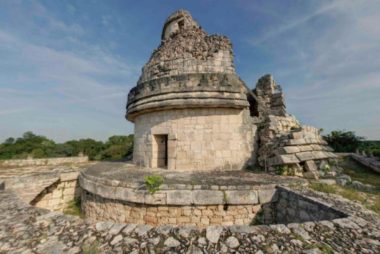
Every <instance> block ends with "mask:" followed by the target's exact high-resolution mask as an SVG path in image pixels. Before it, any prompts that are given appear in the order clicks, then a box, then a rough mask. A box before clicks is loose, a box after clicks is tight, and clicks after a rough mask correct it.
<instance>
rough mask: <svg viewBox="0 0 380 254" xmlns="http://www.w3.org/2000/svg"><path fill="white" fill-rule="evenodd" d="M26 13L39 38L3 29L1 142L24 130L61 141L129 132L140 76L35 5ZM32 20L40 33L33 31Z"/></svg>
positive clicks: (0, 45) (125, 62)
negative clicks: (128, 108) (129, 105)
mask: <svg viewBox="0 0 380 254" xmlns="http://www.w3.org/2000/svg"><path fill="white" fill-rule="evenodd" d="M14 5H15V6H14V9H15V10H16V11H15V13H17V11H18V8H19V7H20V6H17V3H15V4H14ZM24 7H25V6H24V5H23V8H24ZM29 7H30V9H31V10H32V11H31V12H28V14H26V15H25V17H24V18H25V20H28V22H27V23H28V28H27V30H28V31H37V32H36V33H35V34H33V35H32V36H30V34H29V33H28V31H25V32H24V31H22V30H20V28H18V29H16V30H15V31H12V27H7V26H4V25H1V24H0V55H1V59H0V69H1V70H2V71H3V73H4V74H3V75H0V104H1V110H0V115H1V119H0V139H3V138H6V137H7V136H19V135H21V134H22V133H23V132H24V131H27V130H32V131H35V132H37V133H40V134H43V135H47V136H49V135H50V134H51V135H53V136H51V137H52V138H55V139H56V140H58V141H63V140H66V139H69V138H78V137H92V138H100V139H104V138H106V137H107V136H110V135H112V134H122V133H124V132H125V133H128V131H127V130H128V129H129V132H130V131H131V125H128V124H127V121H126V120H125V119H124V117H123V115H124V113H125V104H126V95H127V93H128V91H129V89H130V88H131V87H132V86H133V85H134V84H135V82H136V80H137V77H138V74H139V68H137V67H136V66H134V65H133V64H130V63H128V60H127V59H124V58H122V57H120V56H118V55H117V54H116V53H114V52H112V51H111V49H108V48H104V47H101V46H99V45H97V44H96V43H95V42H94V41H91V42H88V41H86V40H84V39H83V35H84V33H85V31H84V29H82V27H81V26H80V25H78V24H75V23H71V24H68V23H66V22H63V21H62V20H60V19H58V18H56V17H54V16H53V15H52V14H51V13H50V12H49V11H47V10H46V8H45V7H44V6H43V5H42V4H40V3H38V2H33V3H30V6H29ZM20 8H21V7H20ZM31 13H33V14H31ZM35 15H37V16H38V18H39V19H40V20H43V21H44V22H45V23H44V25H43V26H42V25H41V24H40V23H34V22H35V20H34V17H35ZM23 22H24V20H23ZM53 33H55V35H56V33H59V34H58V35H57V36H50V34H53ZM124 130H125V131H124Z"/></svg>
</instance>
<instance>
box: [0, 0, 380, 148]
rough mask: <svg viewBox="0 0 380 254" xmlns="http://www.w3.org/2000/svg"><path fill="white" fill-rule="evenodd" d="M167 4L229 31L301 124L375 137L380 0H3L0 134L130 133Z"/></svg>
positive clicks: (246, 62)
mask: <svg viewBox="0 0 380 254" xmlns="http://www.w3.org/2000/svg"><path fill="white" fill-rule="evenodd" d="M177 9H187V10H189V11H190V12H191V14H192V16H193V17H194V18H195V19H196V20H197V21H198V22H199V23H200V24H201V26H202V27H203V28H204V29H205V30H206V31H207V32H208V33H210V34H211V33H217V34H224V35H227V36H228V37H229V38H230V39H231V40H232V43H233V47H234V53H235V65H236V69H237V72H238V74H239V75H240V76H241V77H242V79H243V80H244V81H245V82H246V83H247V85H249V86H250V87H252V88H253V87H254V85H255V83H256V81H257V79H258V78H259V77H260V76H262V75H264V74H266V73H271V74H272V75H274V78H275V79H276V81H277V83H279V84H280V85H282V87H283V90H284V91H285V96H286V102H287V106H288V112H290V113H292V114H294V115H295V116H296V117H297V118H298V119H299V120H300V121H301V122H302V123H303V124H307V125H314V126H316V127H320V128H324V129H325V130H326V131H330V130H334V129H346V130H353V131H356V133H357V134H359V135H363V136H366V137H367V138H369V139H380V25H379V24H380V1H376V0H355V1H346V0H308V1H304V0H282V1H268V0H261V1H258V0H257V1H253V0H245V1H243V0H236V1H229V0H226V1H223V0H199V1H195V0H192V1H178V0H177V1H174V0H170V1H169V0H160V1H156V0H151V1H145V0H139V1H135V0H133V1H128V0H119V1H116V0H107V1H103V0H102V1H100V0H99V1H98V0H96V1H92V0H85V1H83V0H76V1H75V0H71V1H68V0H66V1H61V0H46V1H27V0H25V1H18V0H1V1H0V141H2V140H4V139H5V138H7V137H9V136H13V137H17V136H20V135H21V134H22V133H23V132H25V131H28V130H31V131H33V132H35V133H37V134H42V135H45V136H48V137H50V138H53V139H54V140H56V141H59V142H61V141H65V140H68V139H77V138H86V137H89V138H95V139H101V140H104V139H106V138H107V137H109V136H111V135H115V134H121V135H122V134H129V133H133V125H132V124H131V123H129V122H127V121H126V120H125V118H124V114H125V104H126V96H127V93H128V91H129V89H130V88H132V87H133V86H134V85H135V84H136V81H137V79H138V77H139V75H140V71H141V67H142V66H143V65H144V63H145V62H146V61H147V60H148V58H149V56H150V54H151V53H152V51H153V49H154V48H156V47H157V46H158V44H159V43H160V35H161V29H162V25H163V22H164V20H165V19H166V17H167V16H169V15H170V14H171V13H172V12H173V11H175V10H177Z"/></svg>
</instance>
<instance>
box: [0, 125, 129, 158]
mask: <svg viewBox="0 0 380 254" xmlns="http://www.w3.org/2000/svg"><path fill="white" fill-rule="evenodd" d="M132 151H133V135H128V136H112V137H109V138H108V140H107V141H106V142H102V141H96V140H93V139H89V138H88V139H79V140H70V141H67V142H64V143H55V142H54V141H53V140H51V139H48V138H46V137H44V136H40V135H36V134H34V133H33V132H30V131H28V132H25V133H24V134H23V135H22V137H19V138H13V137H11V138H7V139H6V140H5V141H4V142H3V143H2V144H0V159H26V158H28V157H33V158H52V157H71V156H78V155H80V154H83V155H87V156H88V157H89V158H90V159H91V160H119V159H123V158H125V157H127V156H128V155H130V154H131V153H132Z"/></svg>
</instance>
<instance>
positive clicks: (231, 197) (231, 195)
mask: <svg viewBox="0 0 380 254" xmlns="http://www.w3.org/2000/svg"><path fill="white" fill-rule="evenodd" d="M225 199H226V200H225V201H226V203H227V204H257V203H259V200H258V195H257V192H256V191H252V190H228V191H225Z"/></svg>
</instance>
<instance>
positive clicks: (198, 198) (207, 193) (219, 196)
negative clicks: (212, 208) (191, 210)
mask: <svg viewBox="0 0 380 254" xmlns="http://www.w3.org/2000/svg"><path fill="white" fill-rule="evenodd" d="M223 200H224V195H223V192H222V191H213V190H194V191H193V192H192V202H193V203H194V204H196V205H212V204H223V202H224V201H223Z"/></svg>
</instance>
